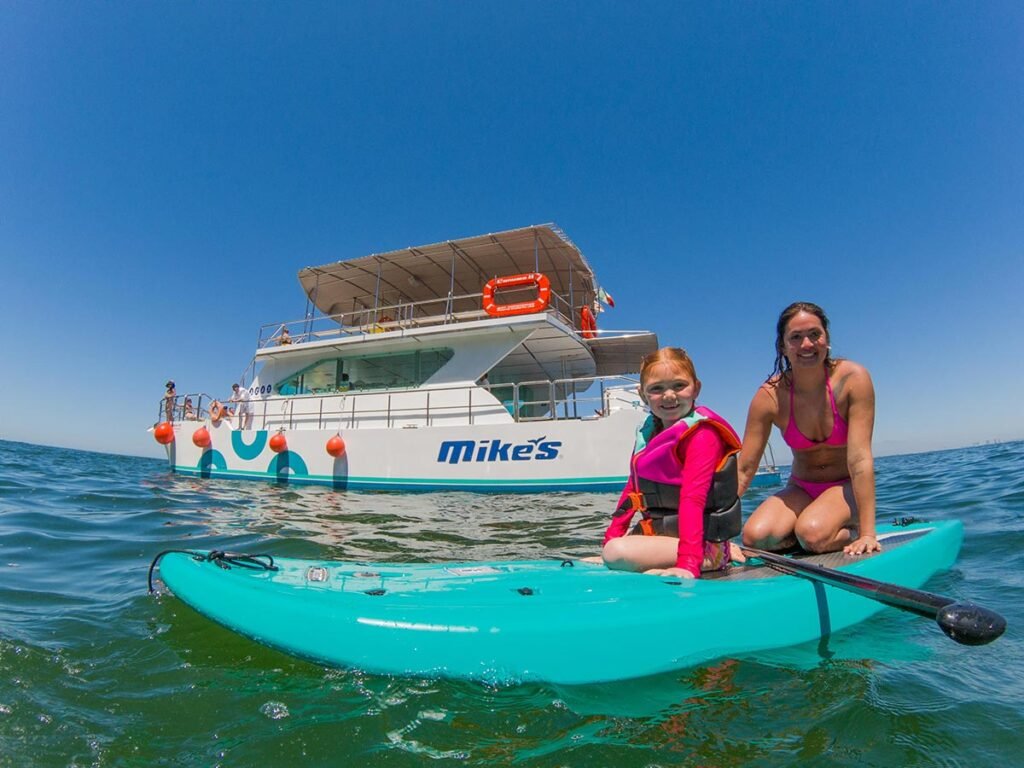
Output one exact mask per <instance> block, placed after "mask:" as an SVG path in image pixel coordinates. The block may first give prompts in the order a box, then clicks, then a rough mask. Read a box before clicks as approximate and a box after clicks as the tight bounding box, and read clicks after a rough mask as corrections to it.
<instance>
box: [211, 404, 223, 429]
mask: <svg viewBox="0 0 1024 768" xmlns="http://www.w3.org/2000/svg"><path fill="white" fill-rule="evenodd" d="M223 418H224V406H223V405H221V404H220V403H219V402H217V401H216V400H214V401H213V402H212V403H210V421H212V422H213V423H214V424H216V423H217V422H218V421H220V420H221V419H223Z"/></svg>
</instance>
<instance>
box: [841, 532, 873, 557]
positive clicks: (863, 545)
mask: <svg viewBox="0 0 1024 768" xmlns="http://www.w3.org/2000/svg"><path fill="white" fill-rule="evenodd" d="M881 551H882V545H881V544H879V543H878V539H876V538H875V537H874V536H861V537H860V538H859V539H857V540H856V541H851V542H850V543H849V544H847V545H846V546H845V547H843V552H844V553H845V554H847V555H866V554H868V553H869V552H881Z"/></svg>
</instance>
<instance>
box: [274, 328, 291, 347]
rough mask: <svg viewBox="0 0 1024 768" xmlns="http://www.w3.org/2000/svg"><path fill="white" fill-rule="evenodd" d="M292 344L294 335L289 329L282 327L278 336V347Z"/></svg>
mask: <svg viewBox="0 0 1024 768" xmlns="http://www.w3.org/2000/svg"><path fill="white" fill-rule="evenodd" d="M291 343H292V335H291V334H290V333H289V332H288V328H287V327H285V326H283V325H282V326H281V330H280V331H279V332H278V334H277V345H278V346H279V347H283V346H285V345H286V344H291Z"/></svg>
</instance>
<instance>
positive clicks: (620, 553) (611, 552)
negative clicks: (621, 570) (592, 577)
mask: <svg viewBox="0 0 1024 768" xmlns="http://www.w3.org/2000/svg"><path fill="white" fill-rule="evenodd" d="M624 538H625V537H622V536H620V537H619V538H616V539H612V540H611V541H609V542H608V543H607V544H605V545H604V547H603V548H602V549H601V558H602V559H603V560H604V564H605V565H607V566H608V567H609V568H613V567H615V566H616V565H618V564H620V563H622V562H625V561H626V560H628V557H627V550H628V547H627V545H626V542H625V541H624Z"/></svg>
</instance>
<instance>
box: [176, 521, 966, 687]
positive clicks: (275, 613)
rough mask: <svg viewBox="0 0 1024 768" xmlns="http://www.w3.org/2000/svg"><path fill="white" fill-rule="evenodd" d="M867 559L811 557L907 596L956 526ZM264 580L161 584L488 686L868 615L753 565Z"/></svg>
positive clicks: (401, 669)
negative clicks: (708, 571) (702, 574)
mask: <svg viewBox="0 0 1024 768" xmlns="http://www.w3.org/2000/svg"><path fill="white" fill-rule="evenodd" d="M880 535H881V536H882V538H883V545H884V547H885V549H884V551H883V552H882V553H881V554H876V555H871V556H867V557H861V558H856V559H854V558H848V557H844V556H843V555H841V554H838V555H825V556H816V557H814V558H810V559H811V560H812V561H818V562H823V563H829V564H830V565H832V566H835V565H839V564H842V565H841V567H842V570H844V571H848V572H851V573H855V574H859V575H862V576H865V577H868V578H873V579H877V580H881V581H887V582H891V583H894V584H898V585H901V586H906V587H914V588H918V587H921V586H922V585H923V584H924V583H925V582H926V581H927V580H928V578H930V577H931V576H932V575H933V574H934V573H936V572H937V571H940V570H942V569H945V568H948V567H950V566H951V565H952V564H953V563H954V561H955V560H956V556H957V553H958V552H959V549H960V544H961V539H962V535H963V531H962V526H961V524H960V523H959V521H949V522H942V523H936V524H933V525H927V524H915V525H911V526H909V527H907V528H901V529H893V528H891V527H885V526H883V527H882V528H881V529H880ZM275 565H276V567H277V570H276V571H269V570H262V569H251V568H244V567H238V566H232V567H230V568H224V567H222V565H221V564H218V563H215V562H210V561H208V560H202V559H195V558H194V557H192V556H190V555H188V554H180V553H171V554H167V555H166V556H165V557H164V558H163V559H162V561H161V563H160V575H161V578H162V580H163V581H164V583H165V584H166V585H167V586H168V587H169V588H170V589H171V591H172V592H173V593H174V594H175V595H176V596H177V597H178V598H180V599H181V600H183V601H184V602H186V603H187V604H189V605H190V606H192V607H193V608H194V609H196V610H197V611H199V612H200V613H202V614H204V615H206V616H208V617H210V618H211V619H213V620H215V621H217V622H219V623H221V624H223V625H225V626H227V627H228V628H230V629H232V630H235V631H237V632H239V633H241V634H243V635H246V636H248V637H251V638H253V639H254V640H256V641H258V642H261V643H265V644H267V645H270V646H273V647H276V648H279V649H281V650H283V651H286V652H288V653H291V654H293V655H297V656H300V657H304V658H308V659H311V660H314V661H316V662H318V663H323V664H327V665H330V666H343V667H357V668H360V669H364V670H367V671H372V672H380V673H392V674H400V675H429V676H448V677H457V678H471V679H480V680H485V681H488V682H514V681H515V682H517V681H524V680H544V681H550V682H556V683H566V684H581V683H593V682H600V681H611V680H620V679H630V678H637V677H643V676H647V675H652V674H657V673H660V672H665V671H669V670H674V669H680V668H684V667H688V666H692V665H696V664H701V663H705V662H708V661H711V660H714V659H717V658H722V657H732V656H737V655H742V654H747V653H752V652H760V651H764V650H766V649H772V648H781V647H785V646H791V645H796V644H799V643H804V642H808V641H813V640H817V639H820V638H821V637H824V636H827V635H829V634H830V633H832V632H837V631H839V630H842V629H845V628H847V627H850V626H852V625H854V624H856V623H858V622H862V621H864V620H865V619H867V618H869V617H870V616H872V615H873V614H875V613H877V612H878V611H880V610H882V608H883V606H882V605H881V604H880V603H878V602H876V601H874V600H870V599H866V598H864V597H860V596H857V595H853V594H850V593H848V592H844V591H842V590H839V589H836V588H833V587H829V586H823V585H821V584H817V583H815V582H811V581H808V580H805V579H802V578H798V577H795V576H785V575H780V574H778V573H776V572H774V571H771V570H769V569H767V568H764V567H757V568H755V567H743V568H734V569H733V570H732V571H731V572H730V573H729V574H728V575H727V576H724V577H719V578H703V579H699V580H692V581H691V580H682V581H681V580H678V579H671V578H659V577H654V576H644V575H641V574H631V573H624V572H620V571H610V570H608V569H606V568H605V567H604V566H601V565H593V564H588V563H582V562H579V561H557V560H554V561H513V562H492V563H457V564H451V563H448V564H394V563H392V564H382V563H381V564H365V563H364V564H359V563H342V562H314V561H308V560H293V559H280V560H276V561H275Z"/></svg>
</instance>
